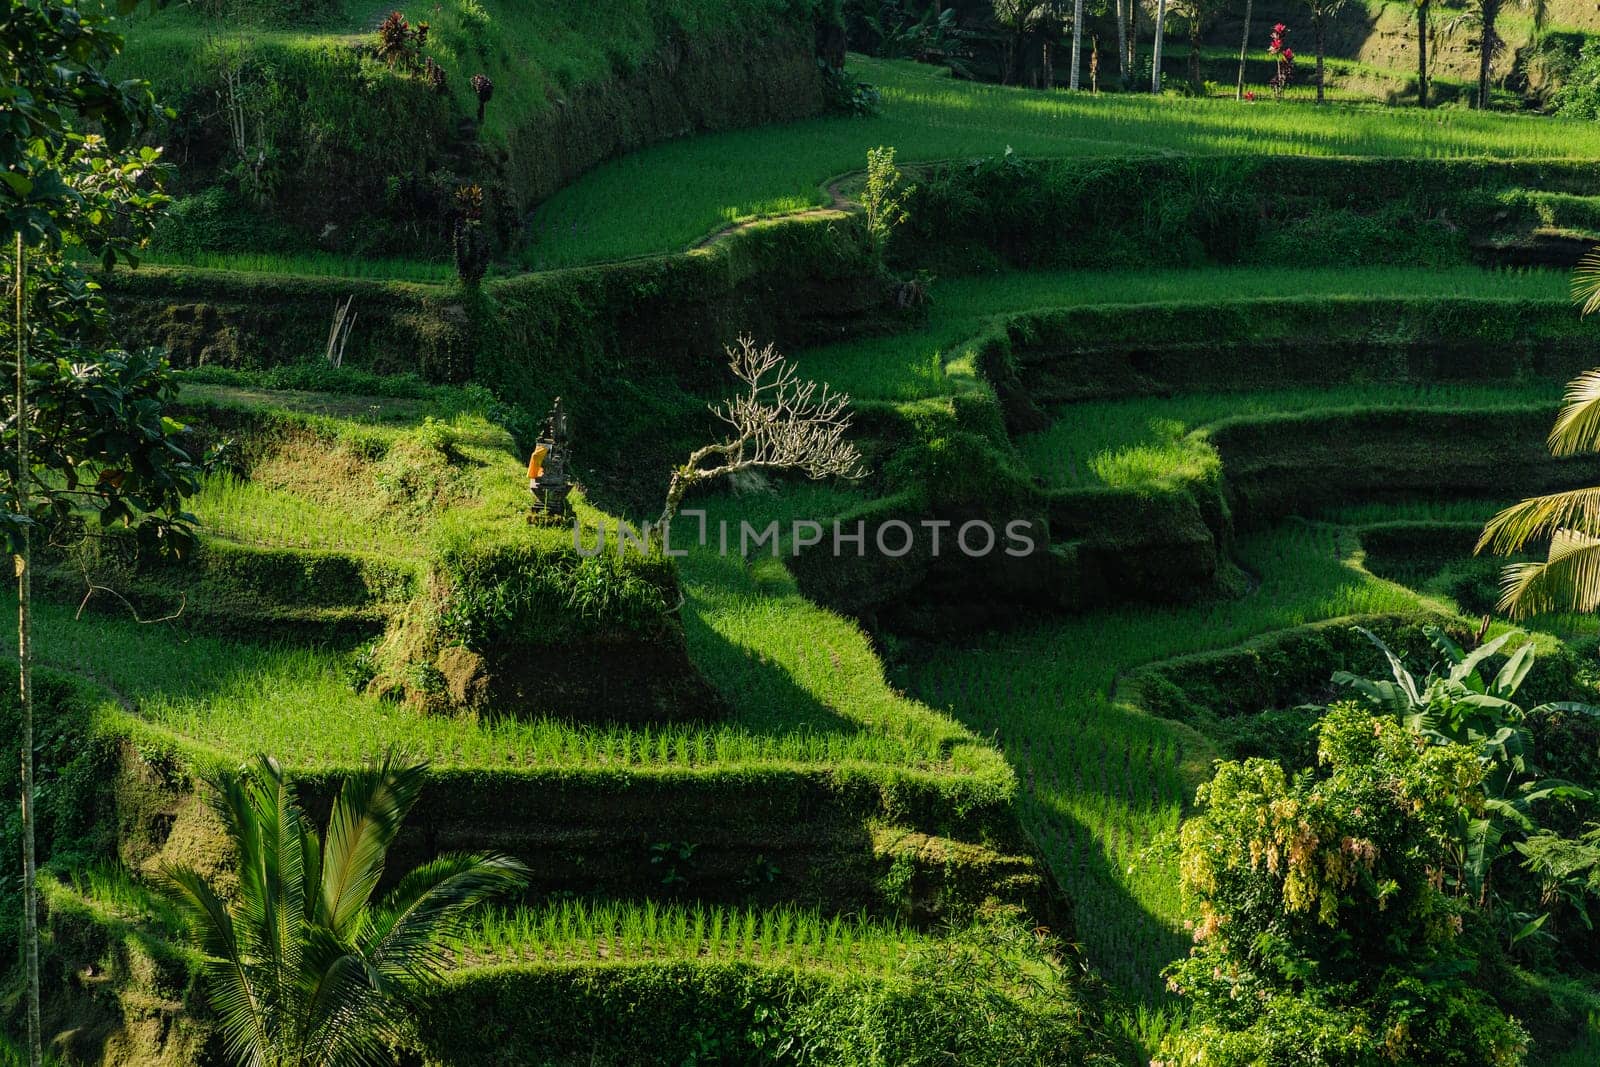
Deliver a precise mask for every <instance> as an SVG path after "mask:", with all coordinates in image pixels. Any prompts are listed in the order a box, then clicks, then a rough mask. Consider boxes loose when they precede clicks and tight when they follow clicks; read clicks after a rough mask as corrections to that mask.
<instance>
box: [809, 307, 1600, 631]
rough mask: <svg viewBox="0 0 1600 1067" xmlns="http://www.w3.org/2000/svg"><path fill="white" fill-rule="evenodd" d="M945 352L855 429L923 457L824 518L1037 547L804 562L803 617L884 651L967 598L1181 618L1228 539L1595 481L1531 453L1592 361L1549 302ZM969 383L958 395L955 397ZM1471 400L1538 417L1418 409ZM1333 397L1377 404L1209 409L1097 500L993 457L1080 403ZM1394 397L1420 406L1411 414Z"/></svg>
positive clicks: (1018, 319)
mask: <svg viewBox="0 0 1600 1067" xmlns="http://www.w3.org/2000/svg"><path fill="white" fill-rule="evenodd" d="M944 351H945V352H947V353H951V355H950V356H949V357H947V358H948V359H949V362H948V363H947V364H946V373H947V374H948V375H949V379H948V382H947V383H946V384H945V385H944V388H945V389H947V390H948V391H949V392H950V395H949V396H947V397H945V398H942V399H938V400H935V399H926V400H920V401H914V402H906V403H900V404H887V405H886V407H887V408H888V409H889V410H890V411H892V412H893V413H894V415H893V416H891V415H889V414H881V413H879V412H878V409H877V408H876V407H873V406H869V407H868V408H867V409H866V411H865V418H864V419H863V431H864V432H865V433H866V434H867V436H868V440H869V441H871V440H877V439H880V438H881V439H885V440H888V441H893V442H895V443H896V446H897V447H900V448H903V449H908V450H910V451H911V452H912V453H914V454H918V453H920V454H924V455H926V456H927V457H928V458H926V459H924V460H920V461H915V462H911V461H907V460H906V458H905V456H904V455H902V456H901V458H900V459H899V460H897V461H894V462H889V463H886V464H883V465H882V466H883V469H884V470H885V472H886V473H885V477H884V479H883V482H884V485H883V489H884V491H885V495H884V496H883V497H882V498H881V499H880V500H879V501H877V502H875V503H872V504H870V505H867V506H865V507H863V508H860V509H858V510H857V511H854V512H851V513H848V514H846V515H844V516H842V519H843V520H844V521H847V522H853V521H855V520H858V519H862V520H866V521H867V522H868V525H869V527H870V526H871V525H872V524H873V523H874V522H878V523H884V522H888V521H891V520H901V521H905V522H909V523H911V524H912V525H913V526H915V524H916V523H917V522H918V521H920V520H921V519H924V518H928V517H933V516H936V517H939V518H949V519H953V520H954V521H956V522H957V523H959V522H960V521H962V520H963V519H964V518H969V517H979V516H986V517H988V518H989V519H990V520H991V521H994V522H996V524H997V525H998V523H999V522H1000V521H1006V520H1010V519H1013V518H1023V519H1029V520H1035V519H1036V517H1038V516H1044V517H1046V518H1047V519H1048V535H1047V536H1045V537H1044V538H1043V539H1042V541H1043V543H1044V545H1046V546H1048V547H1047V550H1041V551H1038V552H1035V553H1034V554H1033V555H1032V556H1031V557H1029V558H1027V559H1024V560H1019V561H1010V562H1008V563H1007V564H1006V565H1005V566H1004V567H999V568H997V567H995V566H993V565H989V564H987V563H986V564H979V563H977V562H974V561H971V560H965V559H957V560H955V562H954V563H953V564H947V565H946V566H944V567H943V568H940V567H937V566H934V565H932V564H930V563H929V562H928V561H927V560H925V559H922V558H920V557H919V556H917V555H916V554H913V555H911V556H908V557H906V558H903V559H899V560H894V561H890V562H885V561H882V560H868V561H865V562H860V563H858V562H857V561H855V560H845V561H843V563H842V564H841V563H840V561H836V560H833V559H832V558H830V554H829V553H827V552H821V553H820V555H817V558H816V559H815V560H807V559H805V558H804V557H802V559H801V561H799V563H798V565H797V573H798V574H799V575H800V576H801V581H802V584H803V585H804V586H805V588H806V589H807V590H808V593H809V594H810V595H813V596H815V597H817V598H819V599H822V600H823V601H824V602H826V603H829V604H832V605H834V606H836V607H839V608H840V609H841V610H847V611H852V612H856V613H859V614H861V615H863V616H864V617H868V618H869V619H872V620H873V621H888V620H887V619H880V613H881V612H884V611H889V612H890V613H891V614H892V615H893V616H894V619H893V622H894V624H895V625H896V627H898V628H900V629H906V628H908V627H907V625H906V624H907V618H908V615H909V617H911V621H912V622H913V623H915V621H916V620H915V617H914V616H915V613H914V612H910V611H909V608H908V606H909V605H912V604H915V603H917V602H919V601H921V600H923V599H926V600H928V601H932V600H940V601H945V602H949V603H954V604H958V605H961V608H960V610H959V611H957V612H954V613H946V614H947V621H948V618H949V617H950V616H951V615H952V614H953V616H954V617H958V618H965V619H966V620H967V621H968V622H969V623H970V622H973V621H977V622H978V623H979V624H982V622H983V620H984V619H985V618H986V616H985V615H983V613H982V610H981V608H980V607H979V605H981V604H982V603H983V602H984V600H985V594H986V593H987V592H993V591H995V590H1002V589H1003V590H1005V591H1006V595H1007V596H1010V597H1015V598H1017V599H1019V600H1020V601H1022V602H1027V603H1035V604H1039V605H1042V606H1045V607H1049V608H1058V609H1059V608H1066V609H1071V610H1082V609H1085V608H1089V607H1093V606H1096V605H1102V604H1107V603H1114V602H1118V601H1124V600H1147V601H1158V602H1170V601H1175V600H1183V599H1188V598H1191V597H1194V596H1196V595H1200V594H1203V593H1206V592H1210V591H1215V590H1217V589H1219V588H1221V589H1229V588H1233V587H1234V586H1236V585H1237V583H1238V575H1237V572H1236V571H1235V570H1234V568H1233V567H1232V566H1231V564H1230V562H1229V549H1230V545H1231V542H1232V538H1233V530H1234V528H1235V526H1237V525H1240V524H1243V525H1245V526H1253V525H1259V524H1262V523H1265V522H1269V521H1272V520H1275V519H1278V518H1281V517H1283V516H1285V515H1289V514H1296V513H1300V514H1308V513H1312V512H1315V511H1317V510H1319V509H1321V508H1324V507H1327V506H1330V505H1335V504H1339V503H1345V502H1349V501H1353V500H1361V499H1379V500H1382V499H1398V498H1404V497H1418V496H1421V497H1431V498H1440V497H1447V496H1450V495H1460V496H1468V497H1493V498H1505V497H1509V496H1515V495H1518V494H1520V493H1531V492H1540V491H1547V490H1550V489H1554V488H1564V487H1570V486H1574V485H1581V484H1590V482H1591V480H1592V479H1593V478H1595V477H1597V476H1600V463H1596V462H1595V461H1594V460H1593V459H1592V458H1590V457H1576V458H1571V459H1563V460H1555V459H1552V458H1551V457H1550V456H1549V454H1548V452H1547V451H1546V449H1545V446H1544V438H1545V434H1546V432H1547V430H1548V426H1549V421H1550V419H1551V418H1552V416H1553V413H1554V406H1553V398H1554V395H1555V385H1556V383H1560V382H1565V381H1566V380H1568V379H1569V378H1570V377H1572V376H1573V375H1575V374H1577V373H1578V372H1580V371H1582V370H1583V369H1585V368H1587V367H1588V366H1589V365H1590V363H1591V362H1592V353H1591V345H1590V340H1589V338H1588V337H1587V336H1586V329H1585V324H1584V323H1583V322H1582V321H1581V319H1580V318H1579V316H1577V315H1576V314H1575V313H1574V311H1573V309H1572V308H1571V306H1570V304H1568V303H1567V302H1565V301H1561V300H1553V299H1552V300H1539V299H1525V298H1514V299H1513V298H1507V299H1499V298H1474V297H1439V296H1431V297H1421V296H1419V297H1382V296H1373V297H1345V296H1318V297H1314V298H1313V297H1271V298H1240V299H1229V298H1227V297H1225V296H1223V297H1221V298H1218V299H1215V300H1204V301H1201V300H1190V301H1185V302H1172V303H1153V304H1137V305H1115V306H1113V305H1104V306H1097V305H1084V306H1076V307H1070V308H1062V309H1057V310H1043V311H1033V312H1024V313H1021V314H1015V315H1011V316H1008V317H1003V318H998V319H997V320H995V321H994V322H993V323H992V324H991V325H990V326H989V327H988V328H987V329H986V330H985V331H984V332H983V333H980V334H979V335H978V336H976V337H974V338H972V339H971V340H969V341H966V342H962V343H960V344H957V345H954V346H947V347H945V349H944ZM957 353H959V355H956V354H957ZM969 360H970V363H969V362H968V361H969ZM969 365H970V367H971V368H972V370H973V372H975V377H962V374H963V373H964V372H963V371H961V370H960V368H962V367H966V366H969ZM1491 382H1494V383H1505V384H1506V385H1507V386H1508V387H1516V388H1517V389H1520V390H1522V392H1523V394H1524V395H1526V391H1527V389H1528V387H1529V386H1530V385H1531V384H1532V383H1549V384H1550V390H1549V393H1550V396H1551V398H1552V399H1551V402H1548V403H1547V402H1543V401H1541V402H1538V403H1532V402H1530V401H1528V400H1525V399H1520V398H1511V399H1501V400H1498V401H1495V400H1493V399H1490V398H1487V397H1485V398H1480V399H1476V400H1473V401H1471V402H1470V403H1461V404H1457V406H1456V408H1455V409H1451V407H1450V404H1449V403H1447V402H1441V401H1439V400H1436V399H1429V398H1426V397H1424V396H1421V395H1420V394H1422V393H1425V392H1426V391H1427V390H1428V389H1431V388H1435V387H1438V386H1442V385H1452V384H1454V385H1458V386H1459V387H1460V388H1462V389H1468V390H1470V389H1481V388H1482V387H1483V386H1485V385H1487V384H1488V383H1491ZM1336 386H1338V387H1347V388H1355V387H1358V386H1359V387H1361V388H1366V389H1369V390H1371V391H1372V392H1373V393H1374V395H1375V396H1378V395H1383V396H1384V397H1385V399H1384V401H1383V403H1381V404H1380V405H1379V406H1380V407H1381V408H1382V409H1383V410H1382V411H1364V410H1361V409H1351V410H1328V409H1330V408H1333V409H1337V408H1339V407H1340V405H1341V404H1351V403H1358V402H1359V401H1356V400H1354V399H1345V400H1339V401H1328V402H1325V403H1324V404H1322V405H1320V409H1319V405H1317V404H1316V403H1315V402H1308V401H1306V400H1301V401H1299V402H1298V403H1299V404H1300V405H1301V406H1302V407H1308V408H1309V410H1303V411H1298V413H1289V414H1271V413H1254V412H1252V413H1249V414H1243V415H1236V416H1230V415H1228V414H1225V411H1226V405H1225V404H1216V405H1212V407H1214V408H1216V409H1217V412H1216V413H1214V414H1212V415H1209V416H1207V417H1206V418H1205V420H1204V424H1203V425H1202V427H1201V428H1200V429H1195V428H1194V426H1193V425H1192V424H1191V426H1190V427H1189V428H1188V430H1187V431H1185V432H1186V434H1187V436H1185V437H1183V438H1182V439H1181V440H1174V441H1173V442H1171V443H1168V444H1164V445H1160V446H1153V447H1154V448H1155V451H1156V452H1159V453H1160V454H1161V458H1159V459H1150V460H1141V461H1140V462H1144V463H1148V464H1151V466H1150V468H1149V469H1148V470H1141V471H1140V472H1138V473H1136V474H1134V475H1132V476H1131V479H1130V477H1120V478H1111V479H1110V480H1109V481H1108V482H1106V483H1104V484H1088V485H1077V486H1074V487H1065V486H1060V485H1055V486H1051V487H1047V488H1041V487H1040V486H1039V485H1037V484H1035V483H1034V482H1033V480H1032V478H1031V475H1030V474H1029V473H1028V472H1026V471H1025V470H1023V469H1021V465H1020V464H1019V463H1018V461H1017V458H1016V455H1015V453H1014V452H1013V451H1012V446H1011V439H1020V438H1019V437H1018V435H1022V434H1027V433H1031V432H1034V431H1039V430H1043V429H1045V428H1047V427H1049V426H1051V425H1052V424H1054V423H1055V422H1056V420H1064V421H1071V420H1073V419H1074V418H1076V417H1077V415H1076V411H1077V410H1078V409H1076V408H1075V407H1074V405H1077V404H1088V405H1089V406H1091V407H1093V408H1094V409H1095V411H1096V412H1097V414H1094V415H1093V416H1092V417H1093V418H1096V419H1100V418H1108V417H1110V418H1115V416H1111V415H1107V414H1105V413H1104V412H1105V411H1109V410H1110V409H1111V407H1114V403H1113V402H1117V401H1133V400H1138V399H1141V398H1149V399H1150V400H1151V401H1152V403H1155V402H1157V401H1159V400H1160V398H1169V397H1181V396H1184V395H1187V394H1215V395H1226V394H1229V393H1238V394H1240V395H1241V396H1243V395H1246V394H1251V393H1256V392H1261V391H1267V392H1270V391H1273V390H1279V391H1283V390H1296V389H1298V390H1301V391H1302V392H1305V393H1307V394H1308V395H1309V394H1315V393H1316V392H1317V391H1318V390H1321V389H1328V388H1331V387H1336ZM1408 391H1416V392H1418V393H1419V397H1418V399H1417V400H1416V401H1415V402H1414V403H1412V404H1410V405H1409V406H1408V404H1407V402H1406V401H1405V399H1404V398H1405V397H1406V395H1407V394H1408ZM1108 405H1109V406H1108ZM938 413H942V414H938ZM1128 417H1132V418H1147V417H1150V416H1149V415H1139V414H1137V413H1134V412H1131V411H1130V414H1129V416H1128ZM1001 422H1003V424H1004V425H1003V427H1002V426H1001V425H999V423H1001ZM1134 436H1135V437H1137V434H1135V435H1134ZM1080 437H1081V435H1080ZM1080 444H1081V442H1080ZM1134 451H1135V452H1137V451H1138V450H1137V449H1135V450H1134ZM941 454H943V455H948V456H959V457H960V460H959V462H954V461H952V464H949V465H941V464H940V463H939V462H938V461H937V460H936V459H935V458H933V457H936V456H938V455H941ZM1089 481H1090V482H1091V483H1098V482H1099V481H1100V480H1099V479H1098V478H1097V477H1094V476H1092V475H1091V476H1090V477H1089ZM813 555H816V552H813Z"/></svg>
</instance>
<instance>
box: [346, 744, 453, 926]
mask: <svg viewBox="0 0 1600 1067" xmlns="http://www.w3.org/2000/svg"><path fill="white" fill-rule="evenodd" d="M427 773H428V765H427V764H426V763H418V764H414V765H412V766H408V767H397V766H396V765H395V756H394V753H392V752H391V753H387V754H386V755H385V756H384V757H383V759H382V761H381V762H379V763H378V765H377V766H374V767H368V768H366V769H364V770H361V771H357V772H356V773H354V774H352V775H350V777H348V778H346V779H345V781H344V786H343V787H342V788H341V789H340V790H339V799H338V800H337V801H336V802H335V803H334V805H333V814H332V815H331V816H330V817H329V819H328V836H327V845H326V848H325V850H324V852H323V862H322V902H321V912H320V919H321V921H322V922H324V923H325V924H326V925H327V926H328V927H329V929H331V930H333V931H334V932H335V933H338V934H340V935H341V936H350V935H352V934H353V933H354V931H353V930H352V929H351V927H352V924H353V923H354V922H355V920H356V919H357V918H359V917H360V916H361V915H362V914H363V911H364V909H365V908H366V907H367V905H368V904H369V903H370V902H371V899H372V893H373V890H374V889H376V888H377V886H378V879H379V878H380V877H382V875H383V861H384V857H385V855H387V853H388V851H389V846H390V845H391V844H393V843H394V839H395V836H396V835H397V834H398V833H399V832H400V826H401V824H402V823H403V822H404V821H405V817H406V815H407V814H408V813H409V812H410V811H411V807H412V805H413V804H415V803H416V802H417V796H418V795H419V794H420V793H421V792H422V783H423V781H424V780H425V778H426V777H427Z"/></svg>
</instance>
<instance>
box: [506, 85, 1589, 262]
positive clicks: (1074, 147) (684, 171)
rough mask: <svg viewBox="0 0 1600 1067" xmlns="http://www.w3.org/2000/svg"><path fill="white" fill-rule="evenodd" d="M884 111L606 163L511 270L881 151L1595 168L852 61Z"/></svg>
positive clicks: (1381, 114) (1550, 132)
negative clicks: (1241, 156)
mask: <svg viewBox="0 0 1600 1067" xmlns="http://www.w3.org/2000/svg"><path fill="white" fill-rule="evenodd" d="M849 69H850V71H851V72H852V73H854V74H855V75H857V76H859V77H860V78H862V79H864V80H865V81H868V82H870V83H872V84H874V85H876V86H877V87H878V89H879V90H880V92H881V93H882V111H881V113H880V114H879V115H877V116H875V117H872V118H867V119H853V118H824V119H812V120H808V121H805V122H799V123H792V124H789V125H785V126H769V127H763V128H758V129H752V130H741V131H735V132H729V133H720V134H713V135H707V136H701V137H694V138H688V139H685V140H681V141H674V142H670V143H667V144H662V145H657V146H655V147H652V148H647V149H644V150H642V151H639V152H635V153H632V154H630V155H628V156H625V157H623V158H622V159H618V160H616V161H614V162H612V163H608V164H606V165H605V166H602V167H600V168H598V169H596V170H595V171H593V172H591V173H590V174H588V175H587V176H585V177H584V178H582V179H580V180H579V181H577V182H575V183H574V184H572V185H570V186H568V187H567V188H565V189H563V190H561V191H560V192H559V193H557V194H556V195H555V196H553V197H551V198H550V199H549V200H548V201H546V202H545V203H544V204H543V205H541V206H540V208H539V209H538V210H537V211H536V212H535V213H534V216H533V218H532V220H531V224H530V231H529V235H528V240H527V242H526V247H525V249H524V252H523V254H522V257H521V258H522V265H523V266H524V267H526V268H528V269H530V270H548V269H551V268H555V267H562V266H571V265H575V264H579V263H595V262H601V261H607V260H615V259H625V258H629V257H632V256H640V255H649V254H656V253H663V252H673V251H678V250H681V249H683V248H685V247H687V246H688V245H690V244H692V243H693V242H694V241H696V240H699V239H700V238H701V237H703V236H704V235H705V234H706V233H708V232H710V231H712V230H714V229H716V228H718V227H720V226H725V225H727V224H729V223H732V222H735V221H738V220H741V219H746V218H753V217H758V216H768V215H777V214H785V213H788V212H793V211H799V210H803V209H806V208H810V207H816V206H818V205H821V204H824V203H826V202H827V198H828V194H827V193H826V192H825V191H824V189H823V185H824V183H825V182H827V181H828V180H829V179H830V178H832V177H834V176H836V175H839V174H843V173H846V172H850V171H856V170H859V169H861V167H862V166H863V161H864V160H865V158H866V152H867V149H869V148H872V147H875V146H877V145H893V146H895V148H896V150H897V152H898V159H899V161H900V162H901V163H911V162H919V161H931V160H942V159H960V158H965V157H976V156H997V155H1000V154H1001V153H1003V152H1004V151H1005V150H1006V149H1007V148H1010V149H1011V150H1012V151H1013V152H1015V153H1016V154H1017V155H1020V156H1027V157H1064V158H1073V157H1092V156H1132V155H1149V154H1157V153H1167V154H1201V155H1210V154H1229V153H1247V154H1260V153H1268V154H1274V155H1322V156H1400V157H1416V158H1424V159H1455V158H1465V157H1500V158H1522V159H1534V158H1548V159H1597V158H1600V131H1597V130H1595V129H1593V128H1592V127H1593V124H1592V123H1591V124H1585V123H1581V122H1576V121H1569V120H1562V119H1551V118H1547V117H1544V116H1538V117H1534V116H1523V115H1514V114H1498V113H1484V112H1475V111H1438V110H1434V111H1411V110H1399V109H1383V108H1378V107H1366V108H1362V107H1348V106H1333V107H1324V108H1313V107H1303V106H1299V105H1285V106H1275V105H1268V104H1262V105H1255V106H1250V105H1242V104H1240V103H1238V102H1236V101H1233V100H1216V99H1204V98H1196V99H1175V98H1169V97H1151V96H1148V95H1141V94H1129V95H1115V94H1106V95H1101V96H1091V95H1088V94H1076V93H1067V92H1038V91H1034V90H1028V89H1019V88H1008V87H1002V86H995V85H985V84H980V83H975V82H967V81H957V80H955V79H952V78H949V77H946V76H944V75H943V73H942V72H941V71H939V70H938V69H936V68H932V67H927V66H921V65H917V64H913V63H906V62H891V61H885V60H874V59H867V58H865V57H861V56H852V57H851V59H850V64H849Z"/></svg>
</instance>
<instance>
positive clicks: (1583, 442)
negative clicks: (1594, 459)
mask: <svg viewBox="0 0 1600 1067" xmlns="http://www.w3.org/2000/svg"><path fill="white" fill-rule="evenodd" d="M1563 400H1564V404H1563V406H1562V408H1561V414H1559V415H1557V416H1556V424H1555V426H1553V427H1552V428H1551V430H1550V451H1551V452H1552V453H1553V454H1555V455H1557V456H1571V455H1576V454H1577V453H1579V452H1593V451H1594V450H1595V449H1596V448H1597V447H1600V369H1597V370H1587V371H1584V372H1583V373H1582V374H1580V375H1578V376H1577V377H1576V378H1574V379H1572V381H1570V382H1568V383H1567V392H1566V396H1565V397H1564V398H1563Z"/></svg>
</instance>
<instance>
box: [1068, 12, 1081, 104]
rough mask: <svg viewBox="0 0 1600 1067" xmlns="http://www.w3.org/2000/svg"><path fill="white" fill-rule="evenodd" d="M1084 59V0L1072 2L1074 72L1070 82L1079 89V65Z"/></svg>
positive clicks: (1075, 88) (1074, 89)
mask: <svg viewBox="0 0 1600 1067" xmlns="http://www.w3.org/2000/svg"><path fill="white" fill-rule="evenodd" d="M1082 59H1083V0H1073V3H1072V74H1071V77H1070V79H1069V84H1070V85H1071V86H1072V88H1073V91H1074V92H1076V91H1077V89H1078V67H1079V65H1080V64H1081V62H1082Z"/></svg>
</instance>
